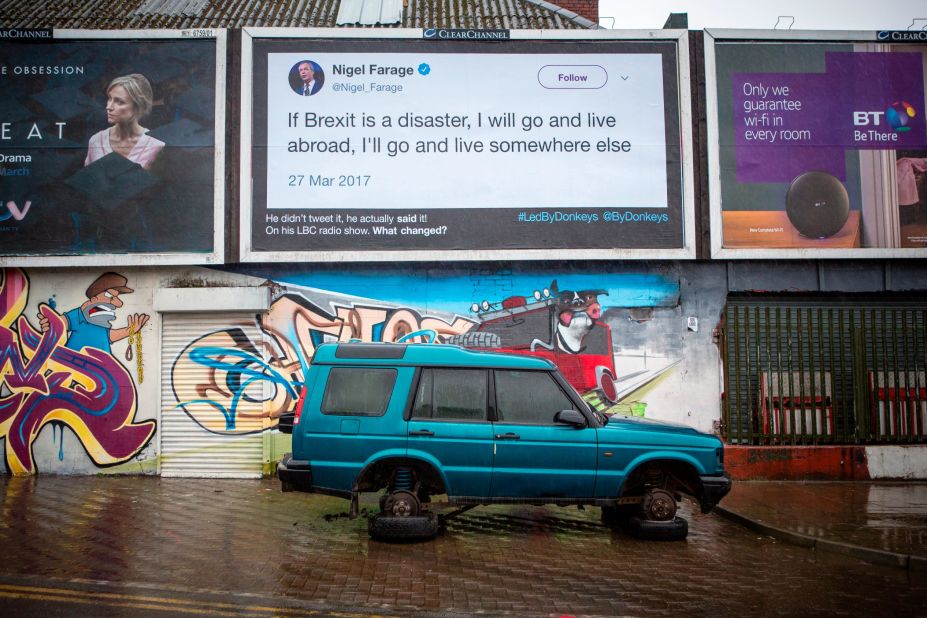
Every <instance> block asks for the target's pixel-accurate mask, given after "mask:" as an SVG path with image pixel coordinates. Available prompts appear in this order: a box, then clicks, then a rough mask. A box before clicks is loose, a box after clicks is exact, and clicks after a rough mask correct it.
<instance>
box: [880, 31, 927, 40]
mask: <svg viewBox="0 0 927 618" xmlns="http://www.w3.org/2000/svg"><path fill="white" fill-rule="evenodd" d="M876 36H877V38H878V39H879V40H880V41H896V42H903V43H917V42H920V43H927V30H880V31H879V33H878V34H877V35H876Z"/></svg>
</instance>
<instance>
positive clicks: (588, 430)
mask: <svg viewBox="0 0 927 618" xmlns="http://www.w3.org/2000/svg"><path fill="white" fill-rule="evenodd" d="M493 374H494V391H495V415H496V420H495V422H494V423H493V439H494V443H495V454H494V458H493V472H492V487H491V492H492V496H493V497H494V498H558V497H559V498H589V497H592V496H593V495H594V494H593V492H594V490H595V476H596V448H597V436H596V429H595V428H594V427H590V426H587V427H584V428H579V429H578V428H576V427H573V426H570V425H565V424H561V423H555V422H554V416H555V415H556V413H557V412H559V411H560V410H567V409H575V408H576V406H575V405H574V404H573V402H572V400H571V399H570V397H569V396H568V395H567V394H566V392H565V391H564V390H563V388H562V387H561V386H560V384H558V383H557V381H556V380H555V379H554V376H553V374H551V373H550V372H548V371H516V370H500V369H497V370H495V371H494V372H493Z"/></svg>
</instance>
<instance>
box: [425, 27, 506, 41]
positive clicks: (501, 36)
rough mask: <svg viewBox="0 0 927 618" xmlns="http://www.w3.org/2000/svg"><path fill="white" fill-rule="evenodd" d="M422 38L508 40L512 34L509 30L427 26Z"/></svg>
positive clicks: (440, 39)
mask: <svg viewBox="0 0 927 618" xmlns="http://www.w3.org/2000/svg"><path fill="white" fill-rule="evenodd" d="M422 38H423V39H429V40H432V41H435V40H439V41H507V40H509V39H510V38H511V36H510V35H509V31H508V30H476V29H473V28H468V29H463V28H458V29H452V28H425V29H424V30H423V31H422Z"/></svg>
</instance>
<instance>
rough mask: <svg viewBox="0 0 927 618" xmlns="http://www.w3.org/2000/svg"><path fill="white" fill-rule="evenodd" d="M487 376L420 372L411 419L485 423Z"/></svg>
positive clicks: (472, 372)
mask: <svg viewBox="0 0 927 618" xmlns="http://www.w3.org/2000/svg"><path fill="white" fill-rule="evenodd" d="M488 385H489V379H488V374H487V372H486V371H484V370H482V369H427V368H426V369H422V375H421V378H420V379H419V383H418V390H417V391H416V394H415V403H414V405H413V406H412V418H414V419H433V420H444V421H482V420H486V397H487V389H488Z"/></svg>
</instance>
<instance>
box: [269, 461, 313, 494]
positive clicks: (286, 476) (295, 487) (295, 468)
mask: <svg viewBox="0 0 927 618" xmlns="http://www.w3.org/2000/svg"><path fill="white" fill-rule="evenodd" d="M277 478H279V479H280V485H281V489H282V490H283V491H312V468H310V467H309V462H308V461H306V460H304V459H293V454H292V453H287V454H285V455H284V456H283V459H281V460H280V461H279V462H278V463H277Z"/></svg>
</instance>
